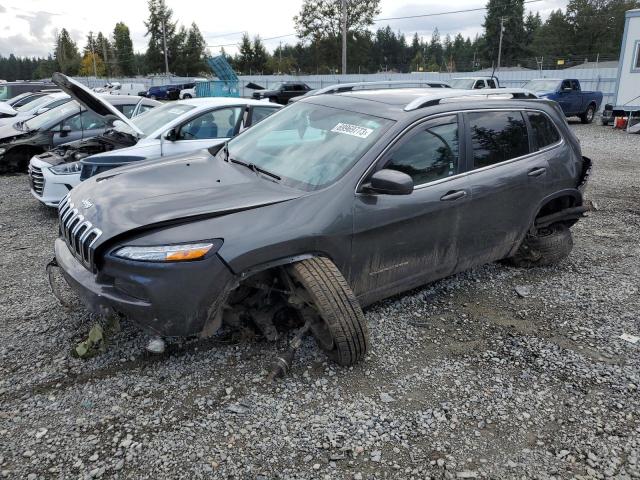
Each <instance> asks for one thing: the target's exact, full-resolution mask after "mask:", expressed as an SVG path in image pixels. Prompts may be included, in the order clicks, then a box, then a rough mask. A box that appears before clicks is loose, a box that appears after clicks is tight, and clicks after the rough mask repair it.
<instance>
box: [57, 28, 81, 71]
mask: <svg viewBox="0 0 640 480" xmlns="http://www.w3.org/2000/svg"><path fill="white" fill-rule="evenodd" d="M54 58H55V59H56V62H57V64H58V68H59V70H60V71H61V72H62V73H66V74H69V75H75V74H76V73H77V72H78V68H79V67H80V53H78V46H77V45H76V42H74V41H73V40H72V39H71V36H70V35H69V32H68V31H67V29H66V28H63V29H62V30H61V31H60V33H59V34H58V36H57V38H56V46H55V55H54Z"/></svg>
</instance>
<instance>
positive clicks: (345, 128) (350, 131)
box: [331, 123, 373, 138]
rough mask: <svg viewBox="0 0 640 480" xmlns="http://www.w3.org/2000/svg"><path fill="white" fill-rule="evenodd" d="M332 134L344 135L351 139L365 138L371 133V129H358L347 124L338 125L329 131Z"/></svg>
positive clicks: (356, 126)
mask: <svg viewBox="0 0 640 480" xmlns="http://www.w3.org/2000/svg"><path fill="white" fill-rule="evenodd" d="M331 131H332V132H336V133H346V134H347V135H351V136H353V137H358V138H367V137H368V136H369V135H371V133H372V132H373V129H371V128H366V127H359V126H358V125H350V124H348V123H339V124H337V125H336V126H335V127H333V128H332V129H331Z"/></svg>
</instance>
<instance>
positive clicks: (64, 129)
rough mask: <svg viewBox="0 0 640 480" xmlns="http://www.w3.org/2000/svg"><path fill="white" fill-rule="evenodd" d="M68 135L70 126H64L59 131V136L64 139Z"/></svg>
mask: <svg viewBox="0 0 640 480" xmlns="http://www.w3.org/2000/svg"><path fill="white" fill-rule="evenodd" d="M69 133H71V126H70V125H65V126H64V127H62V128H61V129H60V136H61V137H66V136H67V135H69Z"/></svg>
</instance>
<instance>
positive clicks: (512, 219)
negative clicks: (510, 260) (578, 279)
mask: <svg viewBox="0 0 640 480" xmlns="http://www.w3.org/2000/svg"><path fill="white" fill-rule="evenodd" d="M465 125H467V143H466V144H467V158H468V162H467V174H466V180H465V187H466V188H467V189H468V190H469V191H470V193H471V201H470V202H469V203H468V205H467V208H466V209H465V212H464V216H463V223H464V228H463V232H464V234H463V235H461V236H460V237H459V242H460V245H459V249H458V251H459V254H460V261H459V263H458V265H457V267H456V271H460V270H465V269H467V268H469V267H471V266H473V265H480V264H483V263H487V262H492V261H495V260H499V259H502V258H505V257H506V256H507V255H508V254H509V252H510V251H511V250H512V249H513V248H514V246H515V245H516V244H517V243H518V242H519V240H520V239H521V237H522V235H523V233H524V232H526V231H527V230H528V228H529V222H530V221H531V218H532V216H533V211H534V210H535V209H536V208H537V207H538V205H539V203H540V200H541V199H542V198H543V197H544V195H545V192H546V181H547V170H548V167H549V165H548V162H547V158H546V157H545V156H544V155H538V154H536V153H531V152H533V151H534V147H533V141H532V139H531V138H530V136H529V130H528V126H527V120H526V119H525V117H524V115H523V112H521V111H517V110H515V111H506V110H496V111H490V110H487V111H477V112H468V113H465Z"/></svg>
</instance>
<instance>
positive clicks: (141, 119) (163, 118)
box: [115, 103, 196, 137]
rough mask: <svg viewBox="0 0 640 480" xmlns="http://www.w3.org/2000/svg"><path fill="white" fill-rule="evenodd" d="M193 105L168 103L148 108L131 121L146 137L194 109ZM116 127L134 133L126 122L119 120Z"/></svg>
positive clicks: (121, 130)
mask: <svg viewBox="0 0 640 480" xmlns="http://www.w3.org/2000/svg"><path fill="white" fill-rule="evenodd" d="M194 108H196V107H194V106H193V105H182V104H175V103H167V104H165V105H162V106H161V107H156V108H153V109H151V110H147V111H146V112H144V113H142V114H140V115H138V116H137V117H135V118H133V119H131V123H133V124H134V125H135V126H136V127H138V128H139V129H140V130H141V131H142V132H143V133H144V136H145V137H146V136H147V135H150V134H151V133H153V132H155V131H156V130H157V129H159V128H161V127H163V126H164V125H166V124H168V123H170V122H172V121H173V120H175V119H176V118H178V117H179V116H181V115H183V114H184V113H186V112H188V111H189V110H193V109H194ZM116 125H117V126H116V127H115V129H116V130H118V131H120V132H124V133H129V134H133V131H132V129H131V128H129V126H128V125H126V124H125V123H124V122H118V123H117V124H116Z"/></svg>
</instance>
